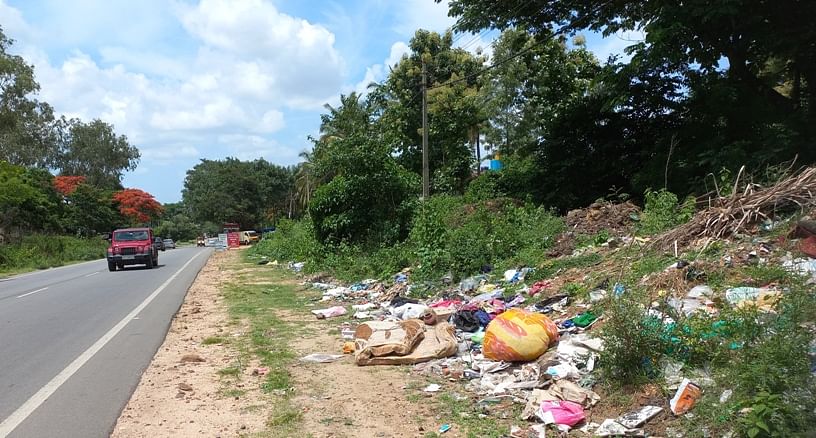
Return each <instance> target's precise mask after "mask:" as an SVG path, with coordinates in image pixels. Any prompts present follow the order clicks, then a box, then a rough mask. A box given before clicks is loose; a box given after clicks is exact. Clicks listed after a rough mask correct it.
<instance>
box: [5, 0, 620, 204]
mask: <svg viewBox="0 0 816 438" xmlns="http://www.w3.org/2000/svg"><path fill="white" fill-rule="evenodd" d="M453 22H454V20H453V19H451V18H450V17H448V16H447V5H446V4H445V3H442V4H437V3H435V2H434V1H433V0H348V1H340V0H338V1H322V0H320V1H316V0H312V1H298V0H276V1H273V0H140V1H133V0H73V1H63V0H39V1H37V0H0V25H2V27H3V31H4V32H5V33H6V35H7V36H9V37H11V38H13V39H14V40H15V41H16V42H15V46H14V48H13V51H15V52H16V53H18V54H20V55H22V56H23V57H24V58H25V59H26V60H27V61H28V62H29V63H31V64H33V65H34V68H35V73H36V75H37V80H38V82H39V83H40V86H41V90H40V95H39V98H40V99H42V100H44V101H46V102H49V103H50V104H51V105H52V106H53V107H54V109H55V111H56V112H57V113H58V114H65V115H66V116H68V117H80V118H82V119H83V120H90V119H93V118H101V119H103V120H105V121H107V122H109V123H112V124H113V125H114V127H115V129H116V131H117V133H119V134H124V135H126V136H127V137H128V138H129V139H130V141H131V143H132V144H134V145H135V146H137V147H138V148H139V150H140V151H141V153H142V159H141V161H140V163H139V167H138V168H137V169H136V170H135V171H133V172H129V173H127V174H126V175H125V178H124V181H123V182H124V185H125V186H126V187H137V188H140V189H143V190H146V191H148V192H150V193H152V194H153V195H154V196H156V199H158V200H159V201H160V202H164V203H166V202H176V201H179V200H180V199H181V189H182V187H183V184H184V177H185V173H186V171H187V170H188V169H190V168H192V167H193V166H194V165H195V164H196V163H197V162H198V161H199V160H200V159H201V158H208V159H219V158H224V157H228V156H233V157H237V158H240V159H244V160H252V159H256V158H264V159H266V160H268V161H270V162H272V163H276V164H281V165H292V164H296V163H297V162H298V161H299V160H298V153H300V152H301V151H303V150H307V149H309V148H310V144H309V142H308V140H307V136H309V135H315V134H316V133H317V130H318V126H319V123H320V117H319V115H320V113H321V110H322V109H323V104H325V103H335V102H336V101H337V99H338V97H339V95H340V93H349V92H351V91H354V90H358V91H362V90H363V89H364V87H365V85H367V84H368V83H370V82H371V81H379V80H382V79H383V78H384V77H385V75H386V73H387V72H388V67H389V66H392V65H393V64H394V63H396V62H397V61H398V60H399V59H400V56H401V55H402V54H403V53H405V52H406V51H407V42H408V41H409V39H410V38H411V35H413V33H414V31H415V30H416V29H418V28H424V29H430V30H435V31H440V32H441V31H444V30H445V29H447V28H448V27H450V26H451V25H452V24H453ZM495 36H496V32H490V33H487V34H485V35H483V36H482V37H481V38H479V37H478V36H473V35H466V36H462V37H459V38H457V44H458V45H460V46H461V45H465V46H466V48H467V49H468V50H476V49H477V47H482V48H489V44H490V41H491V40H492V39H493V38H495ZM585 36H586V37H587V45H588V47H589V48H590V49H591V50H593V51H594V52H595V53H596V55H597V56H598V57H599V59H602V60H603V59H606V58H607V56H608V55H609V54H613V53H620V52H621V51H622V49H623V48H624V47H626V46H627V45H628V44H631V43H630V42H628V41H627V38H625V37H624V38H621V37H620V36H613V37H610V38H606V39H603V38H601V37H600V36H598V35H594V34H587V35H585Z"/></svg>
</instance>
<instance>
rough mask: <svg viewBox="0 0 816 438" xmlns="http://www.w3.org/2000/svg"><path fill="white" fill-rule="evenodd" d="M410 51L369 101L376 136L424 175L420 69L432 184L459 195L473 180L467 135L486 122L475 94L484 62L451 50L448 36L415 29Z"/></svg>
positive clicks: (440, 189)
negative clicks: (374, 113)
mask: <svg viewBox="0 0 816 438" xmlns="http://www.w3.org/2000/svg"><path fill="white" fill-rule="evenodd" d="M409 46H410V48H411V52H410V53H409V54H408V55H407V56H405V57H403V59H402V60H401V61H400V62H399V63H398V64H397V65H396V66H395V67H394V69H393V70H392V71H391V73H390V74H389V75H388V79H387V80H386V82H385V84H384V85H383V86H381V87H379V88H378V89H377V90H376V91H375V92H374V93H373V96H372V99H373V100H372V104H373V105H374V106H375V107H376V111H377V113H378V115H379V117H378V120H377V123H378V124H379V129H378V133H379V134H380V135H381V136H382V141H383V142H385V143H388V144H391V145H392V147H393V149H394V152H395V153H397V154H398V155H399V161H400V163H401V164H402V165H403V166H405V167H406V168H407V169H409V170H412V171H414V172H416V173H418V174H421V173H422V96H421V90H422V64H423V63H424V64H425V69H426V75H427V84H428V126H429V128H428V143H429V165H430V173H431V179H432V181H431V185H432V188H433V189H434V191H437V192H459V193H461V192H462V191H463V190H464V186H465V183H466V182H467V180H468V178H469V177H470V175H471V167H472V164H473V153H472V152H471V150H470V146H469V145H470V142H469V135H468V133H469V130H470V129H471V128H472V127H473V126H475V125H478V124H479V123H480V122H482V121H483V120H484V116H483V114H482V111H481V106H480V105H479V103H480V98H479V96H478V89H479V84H480V80H481V79H480V76H479V75H478V73H479V70H480V69H481V68H482V67H483V62H484V59H483V58H481V57H477V56H474V55H473V54H471V53H469V52H468V51H466V50H464V49H460V48H454V47H453V36H452V34H451V33H450V32H447V33H445V34H444V35H440V34H438V33H436V32H429V31H426V30H418V31H417V32H416V34H415V35H414V37H413V38H411V41H410V44H409Z"/></svg>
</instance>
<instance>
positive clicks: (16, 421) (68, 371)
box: [0, 251, 204, 438]
mask: <svg viewBox="0 0 816 438" xmlns="http://www.w3.org/2000/svg"><path fill="white" fill-rule="evenodd" d="M203 253H204V251H201V252H199V253H197V254H196V255H194V256H193V257H192V258H191V259H190V260H188V261H187V263H185V264H184V266H182V267H181V268H180V269H179V270H178V271H176V272H175V273H174V274H173V275H171V276H170V278H168V279H167V280H166V281H165V282H164V283H162V284H161V286H159V287H158V288H157V289H156V290H154V291H153V293H151V294H150V295H149V296H148V297H147V298H145V300H144V301H142V302H141V303H140V304H139V305H138V306H136V308H135V309H133V310H132V311H131V312H130V313H128V314H127V315H126V316H125V317H124V318H122V320H121V321H119V322H118V323H116V325H115V326H113V327H112V328H111V329H110V330H108V331H107V333H105V334H104V335H102V337H101V338H99V339H98V340H97V341H96V342H94V343H93V345H91V346H90V347H88V349H87V350H85V351H83V352H82V354H80V355H79V356H78V357H77V358H76V359H74V361H73V362H71V363H70V364H68V366H66V367H65V368H64V369H63V370H62V371H60V372H59V374H57V375H56V376H54V378H53V379H51V380H50V381H49V382H48V383H46V384H45V385H44V386H43V387H42V388H40V390H39V391H37V392H36V393H34V395H32V396H31V397H30V398H29V399H28V400H26V401H25V403H23V404H22V405H20V407H19V408H17V410H15V411H14V412H13V413H12V414H11V415H9V416H8V418H6V419H5V420H3V421H2V422H0V437H3V438H5V437H7V436H8V435H9V434H10V433H11V432H13V431H14V429H16V428H17V426H19V425H20V424H21V423H22V422H23V421H25V420H26V418H28V417H29V416H30V415H31V414H32V413H34V411H35V410H37V408H39V407H40V405H42V404H43V403H44V402H45V401H46V400H48V398H49V397H51V396H52V395H54V393H55V392H56V391H57V390H58V389H59V388H60V386H62V385H63V384H64V383H65V382H67V381H68V379H70V378H71V376H73V375H74V374H75V373H76V372H77V371H79V369H80V368H82V366H83V365H85V364H86V363H87V362H88V361H89V360H91V359H92V358H93V357H94V355H96V353H98V352H99V351H100V350H101V349H102V348H104V347H105V345H107V343H108V342H110V341H111V339H113V338H114V337H115V336H116V335H117V334H119V332H120V331H122V329H123V328H125V326H126V325H127V324H128V323H129V322H130V321H131V320H133V318H134V317H135V316H136V315H138V314H139V313H140V312H141V311H142V310H144V308H145V307H147V306H148V305H149V304H150V303H151V302H152V301H153V300H154V299H155V298H156V297H157V296H159V294H160V293H161V292H162V291H163V290H164V289H165V288H166V287H167V285H169V284H170V282H172V281H173V280H175V279H176V277H178V276H179V274H181V272H182V271H184V270H185V269H187V266H189V265H190V263H192V262H193V260H195V259H196V258H198V256H200V255H201V254H203Z"/></svg>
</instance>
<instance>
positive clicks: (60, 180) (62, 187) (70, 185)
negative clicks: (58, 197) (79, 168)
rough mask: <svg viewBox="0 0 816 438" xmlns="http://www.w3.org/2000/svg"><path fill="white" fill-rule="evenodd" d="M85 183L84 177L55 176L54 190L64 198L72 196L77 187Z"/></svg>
mask: <svg viewBox="0 0 816 438" xmlns="http://www.w3.org/2000/svg"><path fill="white" fill-rule="evenodd" d="M84 182H85V177H84V176H70V175H65V176H55V177H54V180H53V184H54V189H56V190H57V191H58V192H60V193H61V194H62V196H70V195H71V194H72V193H74V191H76V189H77V187H78V186H79V185H80V184H82V183H84Z"/></svg>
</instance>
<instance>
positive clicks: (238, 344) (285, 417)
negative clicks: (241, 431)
mask: <svg viewBox="0 0 816 438" xmlns="http://www.w3.org/2000/svg"><path fill="white" fill-rule="evenodd" d="M248 263H251V264H252V266H255V265H254V263H252V261H251V260H245V261H244V262H242V263H240V264H237V265H234V266H230V267H229V269H241V268H245V267H246V266H247V264H248ZM291 275H292V274H291V273H289V272H288V271H286V270H285V269H269V268H268V267H265V268H259V269H257V270H253V271H251V272H245V273H241V274H239V275H237V276H236V278H235V281H233V282H232V283H230V284H228V285H227V286H226V287H225V289H224V296H225V298H226V302H227V305H228V309H229V317H230V323H231V324H235V325H238V326H242V327H245V328H246V330H245V332H244V334H243V335H242V336H239V337H236V338H232V339H229V340H228V341H229V343H230V344H231V345H232V346H234V347H235V348H236V349H237V350H238V352H239V359H238V363H237V364H235V365H232V366H230V367H227V368H224V369H222V370H220V371H219V372H218V373H219V375H221V376H222V377H224V378H228V379H232V380H233V381H232V383H238V382H239V381H240V378H241V376H242V375H243V374H244V367H246V364H248V363H258V364H259V365H260V366H263V367H266V368H268V369H269V371H268V373H267V374H266V375H265V377H264V378H263V380H262V381H261V382H260V389H261V390H262V391H263V392H264V393H267V394H274V396H273V398H272V399H271V403H272V406H271V410H270V411H271V413H270V416H269V418H268V419H267V422H266V424H267V430H266V431H265V432H264V433H262V434H260V435H259V436H292V434H294V433H296V432H297V426H298V424H299V423H300V421H301V419H302V412H301V411H300V410H299V409H298V408H297V406H295V405H294V404H293V402H292V398H293V395H294V391H293V388H292V386H293V384H292V380H291V375H290V373H289V367H290V365H291V364H292V363H293V362H294V361H295V360H296V359H297V358H296V355H295V352H294V351H293V350H292V349H291V347H290V344H291V343H292V342H293V341H294V340H295V339H296V338H297V337H299V336H302V335H303V334H304V327H303V324H302V323H298V322H293V321H287V320H285V319H283V318H282V317H281V316H280V315H281V312H287V313H292V312H304V310H303V309H305V304H306V303H307V302H308V301H309V299H310V298H311V297H312V294H313V292H305V291H303V290H301V288H300V286H298V285H296V284H295V282H294V281H293V279H292V277H291ZM253 283H262V284H253ZM225 342H227V340H225V339H223V338H221V337H218V336H213V337H209V338H207V339H205V340H204V344H216V343H225ZM236 389H237V388H229V387H228V388H225V389H224V390H222V393H224V394H232V393H233V392H232V391H235V390H236Z"/></svg>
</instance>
